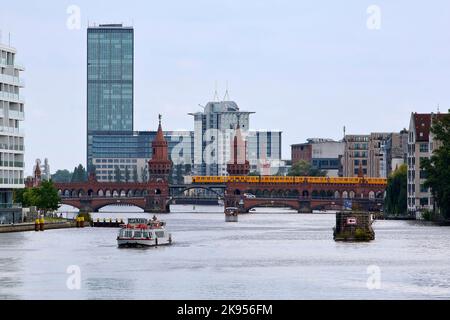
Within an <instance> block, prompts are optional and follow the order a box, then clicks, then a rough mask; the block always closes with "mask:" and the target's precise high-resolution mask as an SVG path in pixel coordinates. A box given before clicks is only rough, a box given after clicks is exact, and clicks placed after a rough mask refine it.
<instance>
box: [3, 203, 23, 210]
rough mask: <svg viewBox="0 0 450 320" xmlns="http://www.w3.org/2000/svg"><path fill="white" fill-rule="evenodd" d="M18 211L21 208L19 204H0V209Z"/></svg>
mask: <svg viewBox="0 0 450 320" xmlns="http://www.w3.org/2000/svg"><path fill="white" fill-rule="evenodd" d="M13 208H14V209H20V208H22V205H21V204H18V203H0V209H13Z"/></svg>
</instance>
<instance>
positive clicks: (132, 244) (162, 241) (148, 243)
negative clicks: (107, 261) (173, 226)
mask: <svg viewBox="0 0 450 320" xmlns="http://www.w3.org/2000/svg"><path fill="white" fill-rule="evenodd" d="M170 244H172V240H171V239H168V238H158V239H150V240H146V239H135V240H132V239H117V245H118V246H119V248H143V247H158V246H167V245H170Z"/></svg>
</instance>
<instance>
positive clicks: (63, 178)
mask: <svg viewBox="0 0 450 320" xmlns="http://www.w3.org/2000/svg"><path fill="white" fill-rule="evenodd" d="M72 174H73V173H72V172H70V171H69V170H66V169H64V170H58V171H56V172H55V173H54V174H52V181H53V182H59V183H65V182H70V181H71V180H72Z"/></svg>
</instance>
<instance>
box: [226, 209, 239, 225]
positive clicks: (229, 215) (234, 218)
mask: <svg viewBox="0 0 450 320" xmlns="http://www.w3.org/2000/svg"><path fill="white" fill-rule="evenodd" d="M238 215H239V209H238V208H236V207H228V208H225V222H238Z"/></svg>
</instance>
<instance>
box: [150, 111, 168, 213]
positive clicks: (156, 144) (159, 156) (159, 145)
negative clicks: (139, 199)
mask: <svg viewBox="0 0 450 320" xmlns="http://www.w3.org/2000/svg"><path fill="white" fill-rule="evenodd" d="M161 118H162V117H161V115H159V126H158V131H157V133H156V137H155V140H153V142H152V158H151V159H150V160H149V161H148V173H149V184H150V185H151V190H150V192H149V194H148V195H147V196H146V197H145V203H146V209H145V211H146V212H155V213H161V212H165V213H168V212H169V211H170V209H169V205H168V202H169V175H170V172H171V170H172V161H171V160H170V159H169V151H168V149H169V148H168V144H167V141H166V139H165V138H164V133H163V130H162V126H161Z"/></svg>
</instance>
